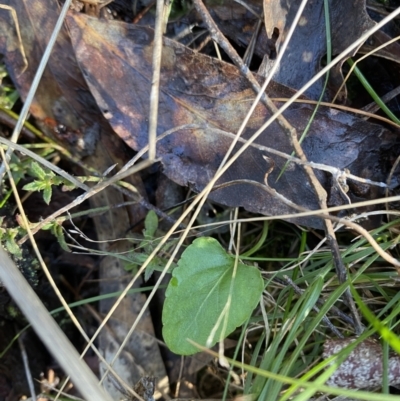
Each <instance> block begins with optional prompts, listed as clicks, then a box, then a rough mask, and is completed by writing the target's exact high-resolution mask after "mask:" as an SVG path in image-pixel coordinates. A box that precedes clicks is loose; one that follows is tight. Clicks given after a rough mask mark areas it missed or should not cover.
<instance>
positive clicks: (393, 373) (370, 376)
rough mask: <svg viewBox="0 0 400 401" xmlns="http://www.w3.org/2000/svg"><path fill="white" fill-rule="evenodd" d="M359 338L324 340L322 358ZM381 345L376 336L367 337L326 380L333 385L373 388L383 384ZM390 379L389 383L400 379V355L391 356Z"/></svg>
mask: <svg viewBox="0 0 400 401" xmlns="http://www.w3.org/2000/svg"><path fill="white" fill-rule="evenodd" d="M354 341H356V338H346V339H344V340H343V339H336V340H327V341H326V342H325V344H324V353H323V358H324V359H327V358H329V357H330V356H332V355H335V354H337V353H339V352H340V351H341V350H342V349H343V348H345V347H346V346H348V345H349V344H351V343H353V342H354ZM382 363H383V356H382V346H381V345H380V344H379V343H378V342H377V341H375V340H372V339H367V340H364V341H363V342H362V343H361V344H359V345H358V346H357V347H356V348H355V349H354V350H353V351H351V353H350V355H349V356H348V357H347V359H346V360H345V361H344V362H343V363H341V364H340V366H339V368H338V369H337V370H336V371H335V373H334V374H333V375H332V376H331V377H330V379H329V380H328V381H327V384H328V385H330V386H333V387H344V388H356V389H361V388H367V387H369V388H372V387H380V386H382V375H383V365H382ZM388 381H389V384H390V385H396V384H399V383H400V356H399V355H398V354H395V355H391V356H390V357H389V364H388Z"/></svg>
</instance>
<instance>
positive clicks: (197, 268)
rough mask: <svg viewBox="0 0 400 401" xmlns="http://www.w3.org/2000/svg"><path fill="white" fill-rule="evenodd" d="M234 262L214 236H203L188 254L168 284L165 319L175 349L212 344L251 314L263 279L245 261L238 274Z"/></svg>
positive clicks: (168, 339)
mask: <svg viewBox="0 0 400 401" xmlns="http://www.w3.org/2000/svg"><path fill="white" fill-rule="evenodd" d="M234 265H235V259H234V258H233V257H232V256H231V255H229V254H227V253H226V251H225V250H224V249H223V248H222V246H221V245H220V244H219V242H218V241H217V240H215V239H213V238H206V237H202V238H198V239H196V240H195V241H193V243H192V245H190V246H189V247H188V248H187V249H186V250H185V252H183V254H182V257H181V259H180V260H179V262H178V267H176V268H175V269H174V271H173V273H172V279H171V281H170V283H169V285H168V288H167V292H166V301H165V304H164V310H163V317H162V319H163V324H164V327H163V336H164V340H165V342H166V343H167V345H168V347H169V348H170V349H171V351H173V352H175V353H177V354H181V355H190V354H194V353H196V352H198V349H197V348H196V347H195V346H194V345H192V344H190V343H189V342H188V341H187V339H191V340H193V341H194V342H196V343H198V344H200V345H203V346H212V345H214V344H215V343H216V342H217V341H220V340H221V339H222V338H225V337H226V336H228V335H229V334H230V333H232V332H233V331H234V330H235V329H236V327H238V326H240V325H242V324H243V323H244V322H245V321H246V320H247V319H248V318H249V317H250V316H251V313H252V311H253V310H254V308H255V307H256V305H257V304H258V302H259V300H260V296H261V294H262V291H263V289H264V282H263V279H262V278H261V274H260V272H259V271H258V269H257V268H255V267H253V266H247V265H244V264H242V263H239V264H238V266H237V270H236V275H235V276H234V272H235V269H234ZM228 299H231V304H230V307H229V308H228V309H227V308H226V306H227V305H228ZM211 333H213V334H214V335H213V336H212V337H210V334H211Z"/></svg>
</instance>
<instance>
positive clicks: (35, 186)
mask: <svg viewBox="0 0 400 401" xmlns="http://www.w3.org/2000/svg"><path fill="white" fill-rule="evenodd" d="M43 188H44V184H43V182H42V181H36V180H35V181H32V182H30V183H29V184H25V185H24V186H23V187H22V189H23V190H24V191H32V192H35V191H41V190H42V189H43Z"/></svg>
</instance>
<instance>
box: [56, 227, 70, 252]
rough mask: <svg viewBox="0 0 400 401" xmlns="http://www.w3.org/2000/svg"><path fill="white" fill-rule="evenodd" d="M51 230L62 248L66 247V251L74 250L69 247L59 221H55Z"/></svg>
mask: <svg viewBox="0 0 400 401" xmlns="http://www.w3.org/2000/svg"><path fill="white" fill-rule="evenodd" d="M51 232H52V233H53V235H55V237H56V238H57V241H58V243H59V244H60V246H61V248H62V249H64V251H66V252H72V251H71V249H69V246H68V244H67V241H65V236H64V230H63V228H62V225H61V224H58V223H57V222H56V223H54V224H53V225H52V227H51Z"/></svg>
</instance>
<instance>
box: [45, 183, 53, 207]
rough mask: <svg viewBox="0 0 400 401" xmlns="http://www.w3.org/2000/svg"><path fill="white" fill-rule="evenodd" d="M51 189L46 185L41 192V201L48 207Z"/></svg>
mask: <svg viewBox="0 0 400 401" xmlns="http://www.w3.org/2000/svg"><path fill="white" fill-rule="evenodd" d="M52 191H53V190H52V187H51V185H46V186H45V188H44V190H43V199H44V201H45V202H46V204H47V205H48V204H49V203H50V201H51V194H52Z"/></svg>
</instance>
